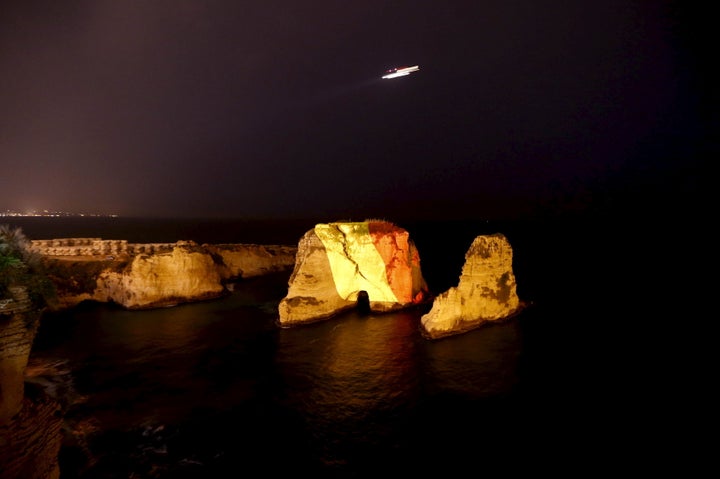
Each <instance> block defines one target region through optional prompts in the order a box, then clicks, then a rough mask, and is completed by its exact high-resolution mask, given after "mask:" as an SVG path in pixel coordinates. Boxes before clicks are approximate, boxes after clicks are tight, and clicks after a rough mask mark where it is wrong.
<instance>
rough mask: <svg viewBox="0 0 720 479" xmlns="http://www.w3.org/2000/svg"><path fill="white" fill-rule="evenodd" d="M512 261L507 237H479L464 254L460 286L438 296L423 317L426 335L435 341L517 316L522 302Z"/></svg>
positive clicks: (511, 252)
mask: <svg viewBox="0 0 720 479" xmlns="http://www.w3.org/2000/svg"><path fill="white" fill-rule="evenodd" d="M512 259H513V251H512V248H511V246H510V243H509V242H508V240H507V238H506V237H505V236H504V235H502V234H495V235H483V236H478V237H476V238H475V240H474V241H473V243H472V245H471V246H470V248H469V249H468V251H467V252H466V254H465V264H464V265H463V268H462V274H461V275H460V280H459V282H458V285H457V286H456V287H453V288H450V289H449V290H448V291H446V292H444V293H442V294H440V295H439V296H437V297H436V298H435V299H434V300H433V305H432V308H431V310H430V311H429V312H428V313H427V314H425V315H423V316H422V317H421V318H420V323H421V326H422V331H423V333H424V335H425V336H426V337H429V338H431V339H436V338H441V337H444V336H449V335H453V334H459V333H462V332H466V331H468V330H471V329H474V328H476V327H478V326H480V325H481V324H483V323H487V322H489V321H498V320H503V319H507V318H509V317H511V316H514V315H515V314H517V313H518V312H519V311H520V309H521V308H522V303H521V301H520V299H519V298H518V295H517V286H516V283H515V275H514V273H513V268H512Z"/></svg>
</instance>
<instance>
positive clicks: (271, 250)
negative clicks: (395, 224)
mask: <svg viewBox="0 0 720 479" xmlns="http://www.w3.org/2000/svg"><path fill="white" fill-rule="evenodd" d="M132 246H133V248H128V250H132V251H138V250H146V251H148V250H149V251H153V252H152V253H133V254H130V253H127V252H124V253H119V254H116V255H112V256H108V255H90V256H77V255H74V256H56V255H53V256H45V257H44V261H45V263H46V265H47V266H48V269H49V271H50V277H51V279H52V280H53V283H54V284H55V286H56V289H57V291H58V298H57V301H56V302H55V303H54V304H52V305H51V306H50V308H49V310H51V311H58V310H64V309H68V308H72V307H74V306H77V305H78V304H79V303H81V302H82V301H98V302H112V303H116V304H118V305H121V306H123V307H124V308H127V309H150V308H158V307H166V306H173V305H176V304H181V303H187V302H193V301H202V300H208V299H214V298H218V297H220V296H222V295H224V294H226V292H227V288H226V283H227V282H228V281H232V280H237V279H242V278H249V277H253V276H258V275H261V274H267V273H271V272H277V271H283V270H287V271H290V270H291V269H292V267H293V265H294V264H295V251H296V249H297V248H295V247H291V246H261V245H241V244H237V245H202V246H200V245H198V244H196V243H194V242H191V241H179V242H177V243H174V244H171V245H163V247H162V248H149V247H148V246H150V245H143V248H142V249H141V248H139V247H138V245H132Z"/></svg>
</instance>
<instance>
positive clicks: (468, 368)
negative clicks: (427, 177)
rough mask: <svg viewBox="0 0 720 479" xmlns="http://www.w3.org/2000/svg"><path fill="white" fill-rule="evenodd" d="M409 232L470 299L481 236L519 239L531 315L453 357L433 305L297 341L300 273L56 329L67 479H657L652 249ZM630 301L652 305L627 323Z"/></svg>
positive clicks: (233, 234)
mask: <svg viewBox="0 0 720 479" xmlns="http://www.w3.org/2000/svg"><path fill="white" fill-rule="evenodd" d="M0 223H4V224H9V225H11V226H18V227H20V228H22V230H23V232H24V233H25V235H26V236H27V237H28V238H30V239H48V238H67V237H100V238H104V239H126V240H128V241H129V242H174V241H178V240H193V241H196V242H198V243H256V244H290V245H295V244H297V241H298V240H299V238H300V236H301V235H302V234H303V233H304V232H305V231H307V230H309V229H311V228H312V227H313V226H314V224H315V222H314V221H313V220H233V219H153V218H98V217H93V218H87V217H83V218H15V217H13V218H3V220H2V221H0ZM397 224H398V225H399V226H401V227H404V228H406V229H407V230H408V231H409V232H410V237H411V239H413V241H415V243H416V245H417V247H418V250H419V252H420V257H421V267H422V270H423V275H424V276H425V279H426V280H427V282H428V284H429V286H430V288H431V290H432V291H433V292H434V293H441V292H443V291H445V290H446V289H447V288H449V287H451V286H454V285H456V284H457V281H458V278H459V275H460V271H461V268H462V264H463V262H464V254H465V252H466V250H467V248H468V247H469V246H470V243H471V242H472V239H473V238H474V237H475V236H477V235H480V234H492V233H502V234H505V235H506V236H507V237H508V240H509V241H510V244H511V245H512V247H513V251H514V263H513V268H514V272H515V275H516V279H517V284H518V294H519V296H520V298H521V299H522V300H525V301H529V302H531V306H530V307H529V308H528V309H526V310H525V311H523V312H522V313H521V314H520V315H519V316H517V317H515V318H512V319H511V320H508V321H506V322H502V323H499V324H494V325H488V326H485V327H481V328H478V329H477V330H474V331H471V332H469V333H465V334H462V335H458V336H455V337H450V338H445V339H442V340H438V341H430V340H427V339H425V338H423V337H422V336H421V334H420V330H419V321H420V317H421V315H422V314H423V313H424V312H425V311H426V309H425V307H422V308H418V309H412V310H408V311H403V312H397V313H390V314H384V315H380V314H370V315H364V316H363V315H361V314H360V313H359V312H349V313H346V314H342V315H340V316H338V317H336V318H332V319H330V320H327V321H322V322H319V323H315V324H311V325H305V326H300V327H294V328H288V329H283V328H279V327H278V325H277V323H276V322H275V321H276V313H277V305H278V303H279V301H280V300H281V299H282V297H283V296H284V295H285V294H286V292H287V280H288V277H289V273H282V274H276V275H269V276H267V277H262V278H257V279H250V280H243V281H239V282H238V283H237V284H236V285H235V287H234V290H233V291H232V293H231V294H230V295H228V296H227V297H225V298H222V299H219V300H214V301H208V302H201V303H192V304H186V305H180V306H176V307H172V308H164V309H158V310H149V311H124V310H122V309H119V308H116V307H113V306H111V305H102V304H83V305H81V306H80V307H78V308H76V309H74V310H72V311H67V312H62V313H46V314H45V315H44V316H43V319H42V323H41V327H40V329H39V332H38V335H37V338H36V342H35V345H34V348H33V351H32V354H31V359H30V364H29V367H28V376H29V380H31V381H35V382H40V383H43V384H45V385H46V386H50V387H52V388H53V389H54V390H55V391H56V392H57V394H58V396H59V397H60V398H61V400H62V401H63V403H64V404H65V407H66V411H65V412H66V422H67V433H66V436H67V440H66V441H65V445H64V447H63V450H62V451H61V470H62V479H68V478H78V479H80V478H82V479H88V478H120V477H122V478H127V477H153V478H191V477H192V478H195V477H197V478H201V477H202V478H208V477H213V478H215V477H217V478H220V477H222V478H224V477H258V476H263V477H273V476H272V474H274V473H277V474H280V473H282V474H306V473H309V474H312V475H313V476H314V477H343V478H346V477H357V478H361V477H380V476H384V475H386V474H389V473H403V474H405V473H436V472H437V473H439V472H441V471H442V472H443V473H445V474H452V473H461V472H466V473H467V472H468V471H470V473H472V474H473V475H476V474H475V473H477V475H480V474H481V473H482V472H483V471H489V470H490V468H492V470H497V468H501V470H502V471H503V472H504V473H508V474H509V473H512V472H519V471H526V470H527V468H528V467H529V468H531V469H532V470H533V471H535V472H547V473H551V472H552V473H554V474H555V475H557V474H580V475H582V474H583V471H589V470H592V471H600V470H604V469H608V470H609V469H611V468H614V467H615V466H616V465H617V464H620V463H623V464H627V467H630V468H635V467H636V466H637V467H638V468H641V469H638V470H646V469H642V467H644V466H641V463H642V462H643V459H644V458H645V456H644V454H643V453H642V452H641V451H638V450H637V448H636V441H638V440H639V438H640V437H641V435H642V437H643V439H642V440H643V441H646V440H647V438H646V436H645V435H646V434H647V433H648V432H650V433H651V434H650V435H652V436H655V437H654V439H655V440H657V441H658V442H661V441H662V440H661V437H662V432H661V431H660V429H659V428H658V427H657V425H656V423H654V421H653V420H651V417H650V416H649V414H648V411H647V410H645V409H644V408H643V406H642V404H643V402H642V401H644V400H645V399H647V398H646V395H645V394H640V393H641V392H643V390H644V387H645V386H646V385H648V384H649V382H650V380H651V379H652V378H654V376H655V375H654V373H652V371H649V370H648V365H649V364H651V363H652V362H653V361H655V360H657V358H656V357H655V356H646V355H643V357H642V358H641V359H640V360H639V361H637V359H638V356H640V355H639V354H636V353H635V351H636V350H637V349H638V347H637V345H636V343H635V341H636V339H637V337H636V335H635V334H634V333H635V332H636V331H637V330H638V329H642V327H643V326H644V325H645V324H646V323H648V322H649V321H651V320H652V319H653V318H651V317H647V316H646V315H648V314H649V315H651V316H652V315H653V314H654V312H653V310H647V309H646V303H643V302H642V301H640V300H641V298H643V297H644V294H643V293H644V290H643V287H642V286H637V285H635V286H629V285H628V283H627V282H624V281H626V280H627V277H626V276H623V274H622V272H620V273H618V270H617V268H616V266H617V265H618V264H622V263H625V262H626V261H627V259H628V257H629V253H623V254H621V257H620V258H618V254H619V252H621V251H626V248H629V249H631V250H633V249H636V248H637V247H638V246H639V245H640V241H641V240H639V239H633V238H629V237H628V238H624V240H623V241H624V242H625V244H624V245H623V246H622V248H620V247H618V246H617V243H613V242H611V241H610V240H614V241H617V239H618V238H617V237H616V235H615V233H613V232H608V229H607V228H606V225H604V224H603V225H597V224H593V223H591V222H586V221H571V222H564V221H556V222H537V221H525V222H522V221H516V222H503V223H501V222H492V221H482V220H473V221H447V222H440V221H427V222H419V221H415V222H408V223H402V222H397ZM638 261H639V264H638ZM643 262H644V260H643V259H642V258H637V260H636V262H635V264H634V265H633V267H634V268H640V269H642V268H643V267H645V266H647V265H646V264H643ZM631 289H632V290H633V294H634V295H635V298H636V299H637V300H638V301H639V303H634V304H624V306H622V309H621V307H620V304H621V302H622V300H623V299H627V293H628V292H629V291H630V290H631ZM643 311H644V312H645V315H643ZM631 322H632V324H633V328H629V327H628V326H627V325H628V324H630V323H631ZM639 324H640V326H638V325H639ZM630 359H632V360H630ZM655 433H657V435H655ZM578 467H582V469H578ZM468 468H472V469H468Z"/></svg>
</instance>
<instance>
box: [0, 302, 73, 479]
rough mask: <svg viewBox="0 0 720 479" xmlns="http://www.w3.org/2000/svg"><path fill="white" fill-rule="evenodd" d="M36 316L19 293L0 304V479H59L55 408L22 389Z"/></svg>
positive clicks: (40, 395)
mask: <svg viewBox="0 0 720 479" xmlns="http://www.w3.org/2000/svg"><path fill="white" fill-rule="evenodd" d="M40 314H41V311H36V310H33V309H32V307H31V305H30V302H29V301H28V299H27V295H26V293H25V290H24V289H23V288H13V298H7V299H3V301H2V303H1V304H0V476H1V477H2V478H3V479H15V478H17V479H55V478H58V477H59V475H60V469H59V463H58V454H59V452H60V446H61V443H62V434H61V426H62V414H61V411H60V404H59V403H58V402H56V401H55V400H54V399H53V398H51V397H50V396H49V395H47V394H46V393H45V392H44V391H43V390H42V389H40V388H37V387H35V386H33V385H28V384H26V383H25V377H24V375H25V369H26V368H27V363H28V358H29V357H30V349H31V346H32V343H33V340H34V338H35V334H36V332H37V327H38V324H39V321H40Z"/></svg>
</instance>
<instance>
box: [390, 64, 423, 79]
mask: <svg viewBox="0 0 720 479" xmlns="http://www.w3.org/2000/svg"><path fill="white" fill-rule="evenodd" d="M418 70H420V66H418V65H415V66H412V67H397V68H391V69H390V70H387V71H386V72H385V75H383V76H382V78H383V79H385V80H389V79H391V78H398V77H404V76H408V75H409V74H411V73H414V72H416V71H418Z"/></svg>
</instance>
